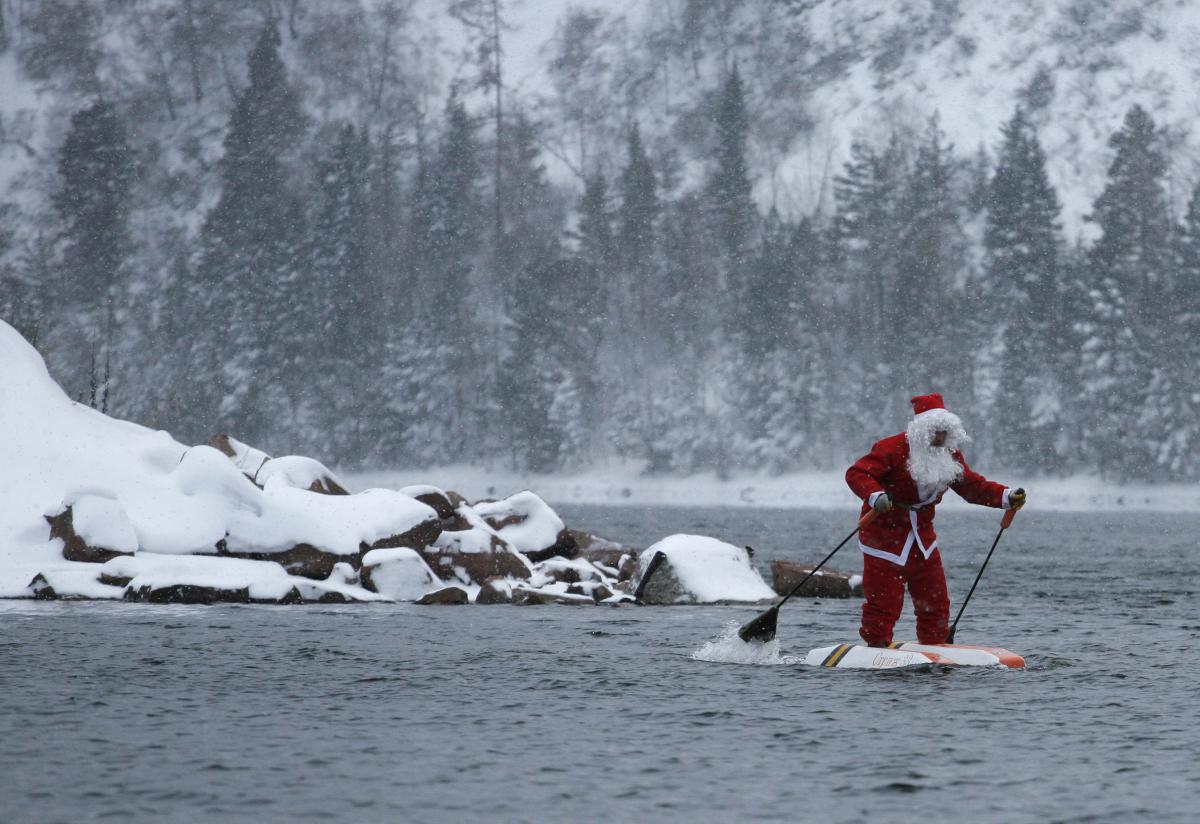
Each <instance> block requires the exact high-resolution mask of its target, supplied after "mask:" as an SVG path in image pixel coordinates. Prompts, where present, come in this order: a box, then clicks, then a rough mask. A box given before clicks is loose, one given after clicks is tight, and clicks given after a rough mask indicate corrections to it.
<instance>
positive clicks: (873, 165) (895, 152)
mask: <svg viewBox="0 0 1200 824" xmlns="http://www.w3.org/2000/svg"><path fill="white" fill-rule="evenodd" d="M907 170H908V162H907V159H906V156H905V152H904V149H903V147H902V146H901V144H900V141H899V139H898V138H897V137H896V136H895V135H893V136H892V138H891V139H890V140H889V141H888V144H887V146H886V147H885V148H884V149H883V150H882V151H877V150H875V149H873V148H871V147H870V146H869V145H867V144H866V143H863V142H859V141H856V142H855V143H853V144H852V145H851V147H850V160H849V161H848V162H847V163H846V165H845V166H844V167H843V171H842V174H840V175H838V176H837V177H836V178H835V179H834V197H835V200H836V202H837V212H836V214H835V215H834V219H833V225H832V233H833V238H834V250H835V251H834V255H833V259H832V261H831V264H832V271H833V273H834V275H835V277H834V278H832V279H831V283H830V284H829V286H830V288H831V291H832V295H833V298H834V300H835V301H836V302H837V306H838V310H839V315H840V317H838V318H837V323H838V325H839V326H842V327H843V328H849V329H851V330H853V331H852V333H851V334H849V335H848V336H846V339H845V341H844V342H845V343H846V344H847V345H848V346H849V349H847V350H846V352H845V356H846V357H848V358H851V359H853V360H854V361H855V362H856V367H855V368H861V369H863V370H864V371H863V380H861V381H860V382H859V383H858V385H857V388H858V390H859V391H858V393H857V395H856V396H855V399H854V400H853V408H846V407H843V408H842V413H843V414H846V415H849V416H851V417H855V416H857V415H859V414H860V413H861V414H863V415H866V416H867V418H868V419H873V418H875V417H877V416H878V414H879V412H880V411H881V410H882V409H884V408H888V407H889V406H890V404H891V403H892V402H893V401H894V398H893V397H892V396H893V395H894V392H893V391H892V390H891V389H890V388H889V381H888V380H887V379H886V376H887V375H889V374H891V373H892V372H893V370H894V369H895V358H894V356H893V355H892V354H891V350H892V348H893V346H894V337H895V335H896V334H898V333H899V332H900V331H901V330H902V329H903V326H902V321H901V322H898V321H897V319H896V295H897V293H898V289H899V285H898V281H897V278H898V273H897V270H896V255H895V250H896V248H897V247H898V245H899V242H900V237H901V234H902V231H903V225H902V221H901V214H900V204H901V197H902V195H903V191H904V187H903V184H904V179H905V177H906V176H907V173H908V171H907ZM905 333H906V332H905Z"/></svg>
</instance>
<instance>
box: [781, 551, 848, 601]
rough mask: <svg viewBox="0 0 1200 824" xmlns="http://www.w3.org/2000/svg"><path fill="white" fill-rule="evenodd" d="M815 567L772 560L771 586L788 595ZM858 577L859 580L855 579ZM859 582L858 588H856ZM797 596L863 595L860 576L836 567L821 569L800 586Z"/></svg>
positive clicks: (840, 596) (835, 596)
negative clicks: (841, 570)
mask: <svg viewBox="0 0 1200 824" xmlns="http://www.w3.org/2000/svg"><path fill="white" fill-rule="evenodd" d="M812 570H813V567H812V566H811V565H808V564H800V563H796V562H795V561H785V560H776V561H772V562H771V586H772V588H773V589H774V590H775V591H776V592H778V593H779V594H780V595H786V594H787V593H788V592H791V591H792V589H793V588H794V587H795V586H796V585H797V584H799V583H800V582H801V581H803V580H804V577H805V576H806V575H808V574H809V573H810V572H812ZM854 579H857V580H854ZM855 584H857V585H858V586H857V589H856V588H855ZM796 595H797V596H800V597H804V598H849V597H851V596H853V595H862V584H861V577H860V576H857V575H855V576H851V575H850V574H849V573H846V572H839V571H838V570H836V569H825V568H823V569H821V570H819V571H818V572H817V574H816V575H814V576H813V577H812V578H809V579H808V581H807V582H806V583H805V584H804V586H802V587H801V588H800V590H799V591H798V592H797V593H796Z"/></svg>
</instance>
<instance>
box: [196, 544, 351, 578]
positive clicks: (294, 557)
mask: <svg viewBox="0 0 1200 824" xmlns="http://www.w3.org/2000/svg"><path fill="white" fill-rule="evenodd" d="M217 554H218V555H221V556H227V557H230V558H245V559H246V560H249V561H274V562H275V563H277V564H279V565H280V566H281V567H283V568H284V569H285V570H286V571H287V573H288V574H289V575H299V576H300V577H302V578H312V579H314V580H318V581H323V580H325V579H326V578H328V577H329V576H330V575H331V574H332V573H333V568H334V567H335V566H337V565H338V564H339V563H346V562H348V563H349V564H350V565H351V566H358V565H359V564H360V563H361V561H362V556H361V555H350V556H346V555H336V554H334V553H332V552H327V551H325V550H323V549H319V548H318V547H315V546H313V545H312V544H296V545H295V546H294V547H292V548H291V549H286V550H283V551H282V552H245V551H240V550H236V549H230V548H228V547H227V546H226V544H225V542H224V541H222V542H221V543H219V544H217Z"/></svg>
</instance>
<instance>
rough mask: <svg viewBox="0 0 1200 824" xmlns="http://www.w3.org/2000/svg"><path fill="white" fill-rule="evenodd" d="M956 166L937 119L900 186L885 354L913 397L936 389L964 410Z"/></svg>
mask: <svg viewBox="0 0 1200 824" xmlns="http://www.w3.org/2000/svg"><path fill="white" fill-rule="evenodd" d="M955 167H956V160H955V158H954V155H953V148H952V147H951V146H949V145H947V144H946V136H945V134H944V133H943V132H942V130H941V126H940V125H939V122H938V117H937V115H934V117H933V118H931V119H930V121H929V123H928V127H927V130H926V133H925V136H924V139H923V140H922V142H921V143H920V144H919V145H918V147H917V151H916V155H915V157H914V159H913V165H912V169H911V171H910V173H909V175H908V177H907V179H906V180H905V183H904V187H903V192H902V194H901V200H900V211H899V215H898V220H899V222H900V237H899V242H898V244H897V247H896V249H895V258H896V264H895V266H896V286H897V289H896V294H895V296H894V299H893V303H892V305H893V309H894V314H893V315H892V321H891V323H890V324H889V326H890V330H891V334H890V336H889V343H888V347H887V349H888V352H889V355H890V356H891V358H892V359H893V362H894V363H895V364H896V365H897V366H898V367H901V368H902V369H903V372H902V374H904V375H906V376H907V378H908V379H909V380H910V381H911V383H910V384H909V386H910V388H911V389H912V390H913V392H914V393H919V392H920V391H921V387H922V386H929V387H938V388H940V390H941V391H943V392H945V393H947V396H948V397H952V398H955V399H956V401H955V402H956V403H957V404H960V405H961V406H968V405H969V404H970V401H971V400H972V399H971V395H970V390H971V374H970V362H969V360H968V359H967V358H966V357H964V355H963V352H964V351H968V349H969V346H970V344H971V343H972V341H971V339H970V337H969V336H968V332H967V330H965V329H964V327H963V324H962V322H961V320H962V316H963V314H964V313H963V311H962V304H963V294H962V290H961V286H960V284H961V283H962V282H963V281H964V280H965V276H964V271H965V270H966V268H967V265H968V252H967V239H966V236H965V234H964V233H963V229H962V224H961V221H960V209H961V206H960V202H959V197H958V189H957V187H956V186H955V181H954V176H955Z"/></svg>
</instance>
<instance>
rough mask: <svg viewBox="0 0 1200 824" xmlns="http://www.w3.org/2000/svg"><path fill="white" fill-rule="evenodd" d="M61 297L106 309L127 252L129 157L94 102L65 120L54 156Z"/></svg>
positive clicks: (109, 118)
mask: <svg viewBox="0 0 1200 824" xmlns="http://www.w3.org/2000/svg"><path fill="white" fill-rule="evenodd" d="M58 173H59V178H60V179H61V180H62V187H61V188H60V189H59V190H58V192H56V193H55V195H54V205H55V207H56V208H57V210H58V213H59V215H60V216H61V217H62V220H63V226H64V233H63V245H64V249H63V272H64V275H65V277H66V278H67V279H68V282H67V283H66V284H64V286H65V290H64V291H65V292H66V294H68V295H70V296H72V297H73V298H74V299H76V300H78V301H80V302H81V303H82V304H84V305H85V306H87V307H90V308H96V307H103V308H104V309H105V310H106V311H107V310H109V309H110V308H111V305H112V301H113V298H114V295H113V292H114V290H115V289H116V288H117V286H118V281H119V276H120V270H121V267H122V265H123V264H124V262H125V260H126V258H127V257H128V255H129V253H130V250H131V245H132V243H131V240H130V237H129V212H130V207H131V202H132V188H133V182H134V174H135V169H134V154H133V149H132V148H131V147H130V145H129V141H128V139H127V137H126V135H125V128H124V126H123V125H122V124H121V121H120V118H119V117H118V116H117V112H116V110H115V109H114V108H113V106H112V104H110V103H105V102H103V101H101V102H97V103H94V104H92V105H91V106H89V107H88V108H86V109H84V110H82V111H80V112H77V113H76V114H75V115H74V116H73V117H72V118H71V130H70V132H68V134H67V138H66V140H65V141H64V142H63V145H62V148H61V149H60V150H59V159H58Z"/></svg>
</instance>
